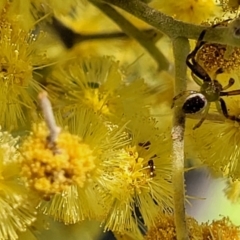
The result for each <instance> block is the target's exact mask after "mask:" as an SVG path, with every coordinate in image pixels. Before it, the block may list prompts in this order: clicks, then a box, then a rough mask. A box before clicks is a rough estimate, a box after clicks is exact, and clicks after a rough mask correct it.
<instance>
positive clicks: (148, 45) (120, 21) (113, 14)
mask: <svg viewBox="0 0 240 240" xmlns="http://www.w3.org/2000/svg"><path fill="white" fill-rule="evenodd" d="M90 2H91V3H92V4H93V5H95V6H96V7H98V8H99V9H100V10H101V11H102V12H104V13H105V14H106V15H107V16H108V17H109V18H111V19H112V20H113V21H114V22H115V23H116V24H117V25H118V26H119V27H120V28H121V29H122V30H123V32H125V33H126V34H127V35H128V36H130V37H132V38H134V39H135V40H136V41H137V42H138V43H139V44H140V45H141V46H142V47H143V48H144V49H145V50H146V51H147V52H148V53H149V54H150V55H151V56H152V58H153V59H154V60H155V61H156V63H157V65H158V70H159V71H161V70H167V69H168V67H169V62H168V60H167V59H166V57H165V56H164V55H163V54H162V53H161V51H160V50H159V49H158V48H157V47H156V46H155V43H154V41H152V40H151V39H149V37H148V36H147V34H145V33H144V32H142V31H141V30H139V29H138V28H137V27H135V26H134V25H133V24H132V23H131V22H130V21H128V20H127V19H126V18H124V16H122V15H121V14H120V13H119V12H118V11H117V10H115V9H114V8H113V7H111V6H110V5H109V4H105V3H101V2H98V1H96V0H90Z"/></svg>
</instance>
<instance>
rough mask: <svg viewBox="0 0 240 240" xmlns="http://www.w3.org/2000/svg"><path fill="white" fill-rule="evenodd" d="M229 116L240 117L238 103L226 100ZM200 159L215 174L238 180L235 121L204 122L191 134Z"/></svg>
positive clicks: (239, 132)
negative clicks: (220, 173)
mask: <svg viewBox="0 0 240 240" xmlns="http://www.w3.org/2000/svg"><path fill="white" fill-rule="evenodd" d="M227 107H228V108H229V109H230V110H229V114H230V115H234V116H236V117H238V116H239V115H240V112H239V109H240V102H239V100H237V99H228V101H227ZM193 136H194V138H195V141H196V144H197V148H198V149H199V153H200V159H201V160H202V162H203V163H204V164H206V165H207V166H209V167H210V168H211V169H213V170H214V171H215V172H222V174H223V175H224V176H228V177H232V178H233V179H239V178H240V165H239V164H240V162H239V157H240V144H239V139H240V125H239V122H237V121H232V120H228V119H226V120H225V121H224V122H223V123H216V122H210V121H206V123H204V124H203V125H202V126H201V127H200V128H199V129H196V130H195V131H194V132H193Z"/></svg>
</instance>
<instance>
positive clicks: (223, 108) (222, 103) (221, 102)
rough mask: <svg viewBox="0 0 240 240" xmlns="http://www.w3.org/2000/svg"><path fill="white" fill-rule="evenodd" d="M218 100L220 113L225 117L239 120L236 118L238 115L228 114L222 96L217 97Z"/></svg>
mask: <svg viewBox="0 0 240 240" xmlns="http://www.w3.org/2000/svg"><path fill="white" fill-rule="evenodd" d="M219 102H220V104H221V110H222V113H223V115H224V117H225V118H227V119H230V120H232V121H237V122H240V118H238V117H236V116H234V115H229V114H228V110H227V106H226V103H225V101H224V100H223V99H222V98H220V99H219Z"/></svg>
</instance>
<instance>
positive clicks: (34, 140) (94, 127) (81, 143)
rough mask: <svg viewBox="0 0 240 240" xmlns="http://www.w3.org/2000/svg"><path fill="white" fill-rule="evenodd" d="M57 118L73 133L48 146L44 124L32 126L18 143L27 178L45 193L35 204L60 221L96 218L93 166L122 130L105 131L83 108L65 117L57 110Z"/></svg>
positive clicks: (100, 209) (119, 143)
mask: <svg viewBox="0 0 240 240" xmlns="http://www.w3.org/2000/svg"><path fill="white" fill-rule="evenodd" d="M56 119H57V122H59V123H61V124H60V125H63V126H68V129H69V131H70V132H71V133H72V134H70V133H66V132H65V133H64V132H63V133H60V135H59V136H58V138H57V141H56V146H54V148H53V149H52V147H48V146H47V143H48V142H47V137H48V132H47V130H46V127H45V126H44V125H35V127H34V129H33V133H32V135H31V136H29V137H28V138H27V139H26V140H25V141H24V143H23V145H22V147H21V152H22V154H23V163H22V168H23V173H24V175H25V176H26V177H27V182H28V184H29V185H30V186H31V187H32V188H34V189H35V190H36V191H38V192H40V194H42V195H43V197H44V198H43V199H41V201H40V203H39V206H38V208H39V210H40V211H41V212H43V213H44V214H46V215H49V216H52V217H53V218H54V219H55V220H57V221H62V222H64V223H65V224H73V223H76V222H79V221H83V220H85V219H90V218H91V219H99V218H101V217H102V216H103V215H104V208H103V206H101V205H100V204H99V200H98V199H99V196H98V192H97V191H96V184H97V182H98V179H99V174H100V173H99V170H98V166H99V165H100V164H101V162H102V161H103V158H102V155H103V153H104V152H105V151H106V150H107V149H109V148H113V149H115V148H118V147H119V146H122V145H124V144H125V142H127V135H125V136H123V135H122V133H121V132H122V130H121V129H118V128H116V130H114V129H113V130H111V131H110V127H109V126H108V124H107V123H104V122H103V121H102V119H101V118H100V117H99V116H98V115H96V114H95V113H94V112H93V111H91V110H88V109H81V110H79V111H78V114H75V115H71V114H70V115H68V116H65V117H63V116H62V115H61V114H56ZM32 146H35V147H34V149H32Z"/></svg>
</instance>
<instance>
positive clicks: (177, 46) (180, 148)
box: [172, 38, 189, 240]
mask: <svg viewBox="0 0 240 240" xmlns="http://www.w3.org/2000/svg"><path fill="white" fill-rule="evenodd" d="M173 53H174V57H175V95H177V94H179V93H180V92H182V91H185V90H186V80H185V79H186V71H187V67H186V64H185V59H186V56H187V54H188V53H189V43H188V40H187V39H186V38H176V39H175V40H174V41H173ZM184 129H185V116H184V113H183V112H182V109H181V108H179V107H175V109H174V114H173V126H172V140H173V149H172V163H173V179H172V181H173V186H174V194H173V198H174V217H175V225H176V233H177V240H187V239H188V230H187V224H186V216H185V186H184Z"/></svg>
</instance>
